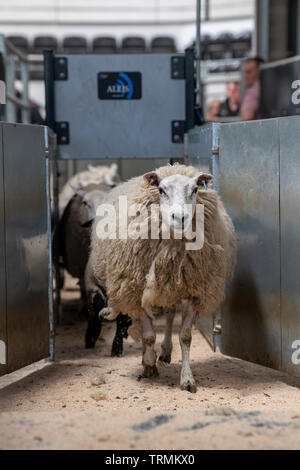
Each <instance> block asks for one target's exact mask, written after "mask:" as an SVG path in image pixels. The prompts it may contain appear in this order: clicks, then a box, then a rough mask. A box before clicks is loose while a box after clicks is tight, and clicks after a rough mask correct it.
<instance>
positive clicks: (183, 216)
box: [172, 212, 187, 225]
mask: <svg viewBox="0 0 300 470" xmlns="http://www.w3.org/2000/svg"><path fill="white" fill-rule="evenodd" d="M186 218H187V216H186V215H182V216H178V215H176V214H175V213H174V212H173V214H172V220H174V221H176V222H180V223H181V225H183V224H184V221H185V220H186Z"/></svg>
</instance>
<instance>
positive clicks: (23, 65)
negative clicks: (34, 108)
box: [20, 62, 30, 124]
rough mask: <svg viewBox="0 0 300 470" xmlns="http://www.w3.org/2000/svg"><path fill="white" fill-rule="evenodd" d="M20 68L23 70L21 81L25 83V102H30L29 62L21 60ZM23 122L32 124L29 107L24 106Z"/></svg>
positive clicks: (23, 93)
mask: <svg viewBox="0 0 300 470" xmlns="http://www.w3.org/2000/svg"><path fill="white" fill-rule="evenodd" d="M20 70H21V81H22V84H23V91H22V97H23V103H24V104H25V103H26V104H28V103H29V93H28V63H27V62H20ZM21 112H22V122H23V123H25V124H30V109H29V107H22V111H21Z"/></svg>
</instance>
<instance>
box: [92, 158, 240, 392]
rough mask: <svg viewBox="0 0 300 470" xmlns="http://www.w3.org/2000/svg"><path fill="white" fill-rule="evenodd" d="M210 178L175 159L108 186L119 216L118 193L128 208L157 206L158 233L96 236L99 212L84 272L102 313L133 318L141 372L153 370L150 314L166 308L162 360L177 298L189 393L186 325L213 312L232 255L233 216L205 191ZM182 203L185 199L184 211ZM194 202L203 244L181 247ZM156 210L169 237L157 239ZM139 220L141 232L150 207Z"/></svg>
mask: <svg viewBox="0 0 300 470" xmlns="http://www.w3.org/2000/svg"><path fill="white" fill-rule="evenodd" d="M211 179H212V176H211V175H207V174H203V173H199V170H197V169H196V168H193V167H188V166H185V165H174V166H164V167H161V168H159V169H158V170H156V171H155V172H151V173H147V174H146V175H144V177H143V176H140V177H137V178H133V179H131V180H129V181H127V182H126V183H123V184H121V185H120V186H118V187H117V188H114V189H113V190H112V191H111V192H110V193H109V194H108V195H107V197H106V198H105V200H104V201H103V203H105V204H112V205H114V207H115V209H116V213H117V220H118V204H119V197H120V196H127V204H128V207H130V206H131V205H132V204H141V205H142V206H144V207H146V208H148V209H149V208H150V207H151V205H153V204H157V205H159V227H160V233H159V237H158V239H151V237H150V234H149V236H148V238H144V237H142V236H140V237H139V238H136V239H133V238H127V239H120V238H119V237H118V235H117V237H116V238H115V239H109V238H106V239H103V238H102V239H101V238H100V237H98V234H97V227H98V223H99V222H100V223H101V220H102V219H101V217H97V218H96V219H95V221H94V223H93V231H92V243H91V252H90V257H89V262H88V265H87V270H86V287H87V291H88V292H89V295H94V297H96V296H97V295H99V287H100V289H105V290H106V293H107V298H108V306H107V308H103V309H102V311H101V313H100V315H101V316H102V317H106V318H107V319H113V318H115V317H116V316H117V315H118V313H119V312H122V313H123V314H128V315H129V316H130V317H131V318H133V319H135V320H139V322H140V325H141V329H142V341H143V366H144V376H146V377H151V376H155V375H157V373H158V372H157V368H156V353H155V351H154V344H155V332H154V329H153V326H152V319H153V318H155V315H156V314H157V313H158V312H160V311H161V309H166V310H167V311H168V314H167V317H168V319H167V325H168V327H167V331H166V337H165V340H164V343H163V347H162V353H161V360H163V361H166V362H169V361H170V358H171V348H172V343H171V339H170V338H171V331H172V321H173V317H174V310H175V308H176V306H177V305H178V304H182V307H183V308H182V326H181V330H180V335H179V338H180V345H181V350H182V370H181V379H180V385H181V388H182V389H184V390H188V391H190V392H195V391H196V383H195V380H194V378H193V374H192V371H191V368H190V361H189V351H190V344H191V329H192V325H193V323H194V320H195V318H196V317H197V316H198V315H205V314H209V313H212V312H214V311H215V310H216V309H217V308H218V306H219V305H220V303H221V302H222V300H223V298H224V293H225V287H226V285H227V284H228V283H229V281H230V280H231V278H232V275H233V271H234V265H235V257H236V241H235V235H234V228H233V225H232V222H231V220H230V218H229V216H228V215H227V213H226V211H225V209H224V207H223V205H222V203H221V201H220V199H219V197H218V195H217V193H216V192H215V191H214V190H212V189H210V188H209V189H205V188H206V187H207V183H208V182H209V181H210V180H211ZM185 204H190V205H191V207H192V211H191V213H190V214H189V213H188V212H187V211H186V206H185ZM196 205H197V206H198V205H203V207H204V244H203V247H202V248H201V249H196V250H187V249H186V243H187V240H186V238H185V232H184V233H183V223H185V224H186V225H185V228H186V227H188V226H189V227H193V228H195V213H196ZM198 207H200V206H198ZM140 214H141V213H140ZM162 216H164V217H165V220H167V223H168V224H169V227H170V232H171V238H170V239H163V238H162V237H161V229H162V223H161V218H162ZM135 219H136V216H131V217H128V220H127V222H128V223H129V222H132V221H133V220H135ZM139 220H140V227H141V233H144V234H145V231H146V233H147V232H148V231H149V230H150V225H151V224H150V223H149V222H150V216H149V212H148V215H147V216H146V219H141V218H140V219H139ZM107 226H108V227H112V225H109V224H108V225H107ZM127 226H128V224H127ZM118 228H119V227H118ZM196 229H197V230H199V228H198V227H196ZM197 230H196V235H198V232H197ZM143 231H144V232H143ZM176 232H177V233H178V232H181V234H182V239H176V238H175V233H176ZM96 313H97V309H95V310H94V314H96Z"/></svg>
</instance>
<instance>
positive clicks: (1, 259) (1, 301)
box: [0, 124, 7, 375]
mask: <svg viewBox="0 0 300 470" xmlns="http://www.w3.org/2000/svg"><path fill="white" fill-rule="evenodd" d="M2 131H3V125H2V124H0V375H3V374H6V373H7V364H6V345H7V335H6V266H5V264H6V263H5V220H4V184H3V178H4V167H3V132H2Z"/></svg>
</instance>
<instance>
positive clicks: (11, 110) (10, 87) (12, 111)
mask: <svg viewBox="0 0 300 470" xmlns="http://www.w3.org/2000/svg"><path fill="white" fill-rule="evenodd" d="M5 66H6V95H7V97H13V98H14V97H15V57H14V56H13V55H11V54H8V55H7V56H6V60H5ZM5 119H6V121H7V122H16V106H15V103H14V102H13V101H12V100H11V99H7V102H6V113H5Z"/></svg>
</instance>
